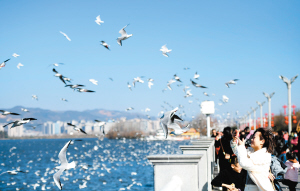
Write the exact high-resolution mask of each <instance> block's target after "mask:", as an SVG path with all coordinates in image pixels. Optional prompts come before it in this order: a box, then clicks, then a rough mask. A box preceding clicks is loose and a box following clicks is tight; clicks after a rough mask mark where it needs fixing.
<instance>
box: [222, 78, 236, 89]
mask: <svg viewBox="0 0 300 191" xmlns="http://www.w3.org/2000/svg"><path fill="white" fill-rule="evenodd" d="M238 80H239V79H233V80H230V81H228V82H226V83H225V86H226V87H227V88H229V84H236V81H238Z"/></svg>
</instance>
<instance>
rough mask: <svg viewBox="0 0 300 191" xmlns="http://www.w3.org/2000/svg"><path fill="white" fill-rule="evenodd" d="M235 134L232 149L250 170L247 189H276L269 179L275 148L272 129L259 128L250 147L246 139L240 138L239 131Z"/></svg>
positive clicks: (241, 164) (242, 163) (244, 166)
mask: <svg viewBox="0 0 300 191" xmlns="http://www.w3.org/2000/svg"><path fill="white" fill-rule="evenodd" d="M233 136H234V137H233V140H232V141H231V148H232V151H233V152H234V154H235V155H236V156H237V158H238V161H239V164H240V166H241V167H242V168H243V169H245V170H247V172H248V176H247V179H246V186H245V191H274V187H273V185H272V182H271V181H270V179H269V170H270V165H271V153H272V152H273V150H274V140H273V133H272V131H270V130H269V129H264V128H259V129H257V130H256V131H255V132H254V136H253V138H252V139H251V147H249V148H248V149H246V147H245V141H246V140H240V139H239V138H238V133H235V134H234V135H233Z"/></svg>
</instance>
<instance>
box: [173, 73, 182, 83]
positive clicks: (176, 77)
mask: <svg viewBox="0 0 300 191" xmlns="http://www.w3.org/2000/svg"><path fill="white" fill-rule="evenodd" d="M174 78H175V80H177V81H178V82H182V81H181V80H180V78H179V77H178V76H177V75H176V74H174Z"/></svg>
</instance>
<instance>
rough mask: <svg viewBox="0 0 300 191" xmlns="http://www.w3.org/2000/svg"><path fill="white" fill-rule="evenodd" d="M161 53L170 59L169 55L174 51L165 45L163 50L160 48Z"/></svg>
mask: <svg viewBox="0 0 300 191" xmlns="http://www.w3.org/2000/svg"><path fill="white" fill-rule="evenodd" d="M160 51H162V54H163V55H164V56H165V57H169V55H168V54H167V53H171V51H172V49H170V50H169V49H168V48H167V45H166V44H165V45H163V46H162V47H161V48H160Z"/></svg>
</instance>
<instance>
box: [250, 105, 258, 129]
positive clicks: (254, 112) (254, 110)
mask: <svg viewBox="0 0 300 191" xmlns="http://www.w3.org/2000/svg"><path fill="white" fill-rule="evenodd" d="M251 109H252V111H253V118H254V121H253V122H254V131H255V130H256V110H257V109H258V108H255V109H254V108H253V107H251Z"/></svg>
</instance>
